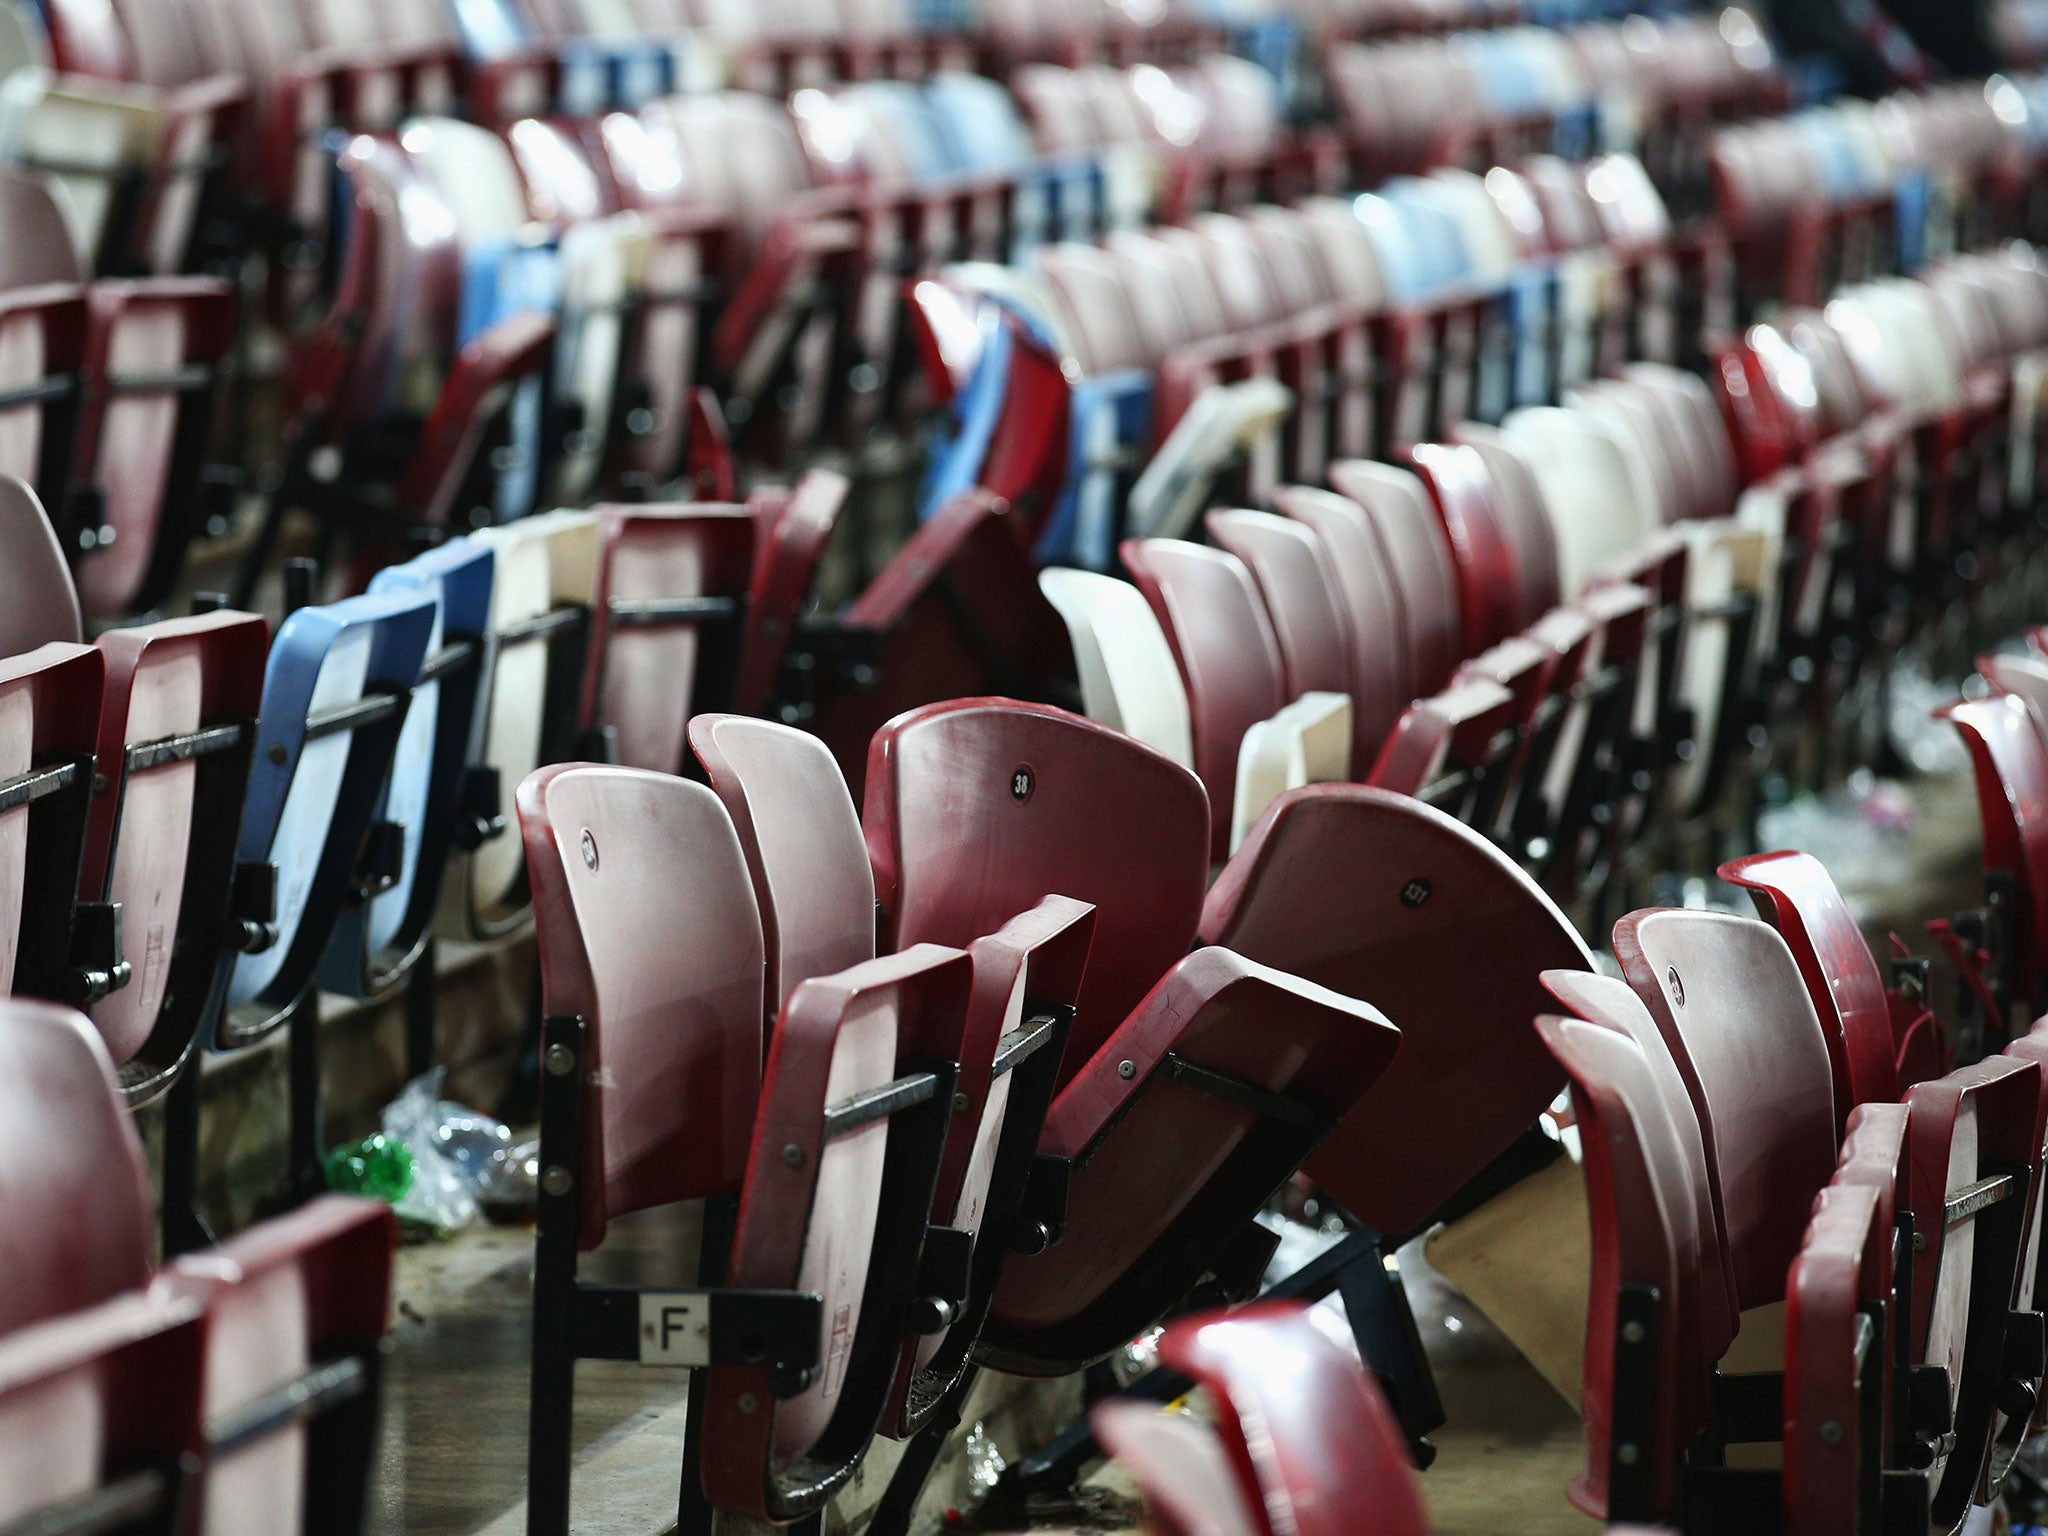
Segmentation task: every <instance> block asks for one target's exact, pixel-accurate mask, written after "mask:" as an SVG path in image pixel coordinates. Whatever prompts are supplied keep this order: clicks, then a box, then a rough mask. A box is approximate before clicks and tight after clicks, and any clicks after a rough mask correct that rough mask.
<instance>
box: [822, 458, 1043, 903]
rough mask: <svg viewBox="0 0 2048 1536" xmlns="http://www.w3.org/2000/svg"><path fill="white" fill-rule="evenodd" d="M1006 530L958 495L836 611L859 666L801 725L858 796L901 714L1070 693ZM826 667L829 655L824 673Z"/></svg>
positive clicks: (1013, 531)
mask: <svg viewBox="0 0 2048 1536" xmlns="http://www.w3.org/2000/svg"><path fill="white" fill-rule="evenodd" d="M1013 524H1014V517H1013V514H1012V513H1011V512H1010V510H1009V508H1008V507H1007V506H1006V505H1005V503H1003V502H1002V501H1000V500H998V499H996V498H995V497H992V496H988V495H986V494H983V493H981V492H968V493H966V494H964V495H962V496H959V497H957V498H955V499H954V500H953V501H951V502H949V503H948V504H947V505H946V506H944V507H942V508H940V509H939V511H938V512H937V513H936V514H935V515H933V516H932V517H931V518H930V519H929V520H927V521H926V522H924V523H923V524H921V525H920V526H919V527H918V530H917V532H915V533H914V534H912V535H911V536H910V538H909V539H908V540H907V541H905V543H904V545H903V547H902V548H901V549H899V550H898V551H897V552H896V554H895V555H894V556H893V557H892V558H891V559H890V561H889V563H888V565H887V566H885V567H884V568H883V569H882V571H881V573H880V574H879V575H877V576H876V577H875V579H874V580H873V581H872V582H870V583H869V584H868V587H867V589H866V590H865V591H864V592H862V593H861V595H860V596H859V597H857V598H855V599H854V600H853V601H852V602H851V603H849V604H848V605H847V607H846V609H845V611H844V612H843V613H842V614H841V615H840V631H841V638H842V639H843V641H844V643H845V645H846V647H847V649H848V650H849V652H850V653H851V655H852V657H853V658H855V659H854V660H853V661H850V662H848V664H847V665H845V666H844V667H843V668H841V669H840V670H839V671H838V672H837V673H834V674H833V675H831V676H829V677H826V678H824V679H822V680H821V681H820V682H819V684H818V690H819V696H818V697H817V699H816V700H815V703H814V713H813V714H812V716H811V718H810V720H809V721H808V724H809V726H810V728H811V729H812V730H814V731H816V732H817V734H818V735H820V736H822V737H823V738H824V739H825V743H826V745H828V746H830V747H831V748H832V755H833V756H834V757H836V758H837V759H838V760H839V766H840V767H841V768H842V769H843V770H844V771H845V773H846V779H847V782H848V783H849V784H850V785H852V786H853V791H854V793H855V795H856V796H858V795H859V794H860V793H861V786H862V781H863V777H864V775H865V774H866V772H867V763H868V743H869V741H870V740H871V739H872V738H873V736H874V734H875V731H876V730H877V728H879V727H880V726H881V725H882V724H883V723H884V722H885V721H887V720H889V719H891V718H892V717H894V716H896V715H899V714H901V713H903V712H904V711H905V710H908V709H914V708H916V707H917V706H919V705H921V704H930V703H932V702H934V701H935V700H939V699H954V698H970V697H974V696H976V695H980V694H987V693H1001V694H1006V695H1008V696H1010V697H1013V698H1026V699H1048V700H1049V699H1057V698H1060V697H1063V696H1066V695H1067V694H1068V692H1069V691H1070V690H1071V689H1072V687H1073V682H1072V679H1073V677H1074V653H1073V648H1072V644H1071V642H1070V641H1069V640H1068V637H1067V627H1066V624H1065V623H1064V622H1063V621H1062V620H1061V618H1060V616H1059V613H1058V611H1057V610H1056V609H1055V608H1054V607H1053V606H1052V604H1051V603H1049V602H1048V601H1046V598H1045V595H1044V594H1043V593H1042V592H1040V591H1039V589H1038V573H1037V571H1036V569H1035V568H1034V567H1033V565H1032V563H1031V557H1030V553H1029V551H1028V550H1027V549H1026V547H1025V543H1024V540H1023V537H1022V536H1021V533H1020V531H1019V530H1018V529H1017V528H1016V527H1015V526H1013ZM828 670H829V658H827V664H822V665H821V666H820V668H819V671H820V672H827V671H828ZM1010 915H1011V914H1010V913H1004V914H1003V915H1002V917H999V918H997V919H996V920H995V921H996V922H997V923H1000V922H1001V921H1003V919H1004V918H1007V917H1009V916H1010ZM982 931H987V930H982Z"/></svg>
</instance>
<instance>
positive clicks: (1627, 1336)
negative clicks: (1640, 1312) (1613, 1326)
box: [1621, 1322, 1646, 1344]
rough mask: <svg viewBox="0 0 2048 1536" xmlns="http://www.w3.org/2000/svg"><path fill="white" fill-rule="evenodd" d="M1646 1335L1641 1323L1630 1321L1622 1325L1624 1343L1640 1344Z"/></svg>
mask: <svg viewBox="0 0 2048 1536" xmlns="http://www.w3.org/2000/svg"><path fill="white" fill-rule="evenodd" d="M1645 1337H1646V1331H1645V1329H1644V1328H1643V1325H1642V1324H1641V1323H1636V1322H1628V1323H1623V1324H1622V1325H1621V1339H1622V1342H1623V1343H1624V1344H1640V1343H1642V1342H1643V1339H1644V1338H1645Z"/></svg>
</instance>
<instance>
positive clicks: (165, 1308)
mask: <svg viewBox="0 0 2048 1536" xmlns="http://www.w3.org/2000/svg"><path fill="white" fill-rule="evenodd" d="M203 1347H204V1329H203V1325H202V1322H201V1319H200V1314H199V1311H198V1309H197V1308H196V1307H194V1306H193V1305H192V1304H191V1303H190V1302H189V1301H187V1300H185V1299H184V1298H182V1297H177V1296H171V1295H164V1294H160V1293H159V1294H151V1293H146V1292H140V1291H128V1292H124V1293H123V1294H121V1295H120V1296H118V1297H116V1298H115V1299H113V1300H111V1301H108V1302H105V1303H103V1304H101V1305H99V1306H81V1307H76V1308H74V1309H71V1310H69V1311H67V1312H65V1313H64V1314H63V1315H61V1316H57V1317H54V1318H52V1319H51V1320H50V1321H48V1322H43V1323H32V1324H29V1325H28V1326H25V1327H20V1328H15V1329H12V1330H10V1331H9V1332H8V1334H7V1335H6V1336H5V1337H4V1338H0V1521H6V1522H8V1523H9V1524H18V1523H24V1522H25V1523H26V1528H27V1529H31V1530H33V1529H36V1523H35V1521H34V1520H33V1519H31V1518H30V1517H31V1516H37V1515H49V1514H51V1513H52V1511H62V1512H64V1513H65V1514H67V1515H76V1514H82V1513H84V1511H85V1509H86V1508H89V1507H90V1504H89V1501H90V1500H91V1499H92V1497H93V1496H94V1495H95V1493H98V1492H99V1491H100V1490H103V1489H106V1488H108V1487H109V1486H110V1485H112V1484H115V1483H116V1482H117V1481H119V1480H122V1479H125V1478H126V1477H128V1476H129V1475H130V1474H132V1473H134V1472H136V1471H138V1470H156V1471H161V1472H165V1473H170V1472H173V1471H174V1470H175V1469H176V1468H177V1467H178V1465H179V1463H180V1462H181V1461H185V1460H186V1459H187V1458H190V1462H191V1463H196V1462H197V1461H198V1460H199V1458H200V1456H201V1454H202V1453H203V1450H204V1442H205V1433H204V1430H203V1429H202V1427H201V1424H202V1420H201V1414H200V1387H201V1383H202V1381H203V1380H204V1372H203V1370H202V1369H201V1355H202V1350H203ZM174 1486H175V1485H174ZM58 1528H60V1529H74V1528H75V1527H73V1526H70V1525H68V1524H65V1523H63V1522H61V1521H60V1522H59V1526H58Z"/></svg>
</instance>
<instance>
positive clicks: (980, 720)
mask: <svg viewBox="0 0 2048 1536" xmlns="http://www.w3.org/2000/svg"><path fill="white" fill-rule="evenodd" d="M864 820H865V826H866V830H867V838H868V849H869V854H870V858H871V860H872V862H873V864H874V866H875V873H876V887H877V890H878V892H879V894H880V897H881V903H882V908H883V911H884V913H885V915H886V917H887V922H888V931H889V933H890V934H891V935H892V936H893V938H894V941H895V942H896V943H897V944H899V945H905V944H910V943H915V942H918V941H921V940H926V939H942V938H943V936H944V935H947V934H968V933H972V932H974V931H977V930H982V931H985V930H986V929H987V928H988V927H989V926H991V925H992V923H993V922H1000V921H1002V920H1003V919H1002V917H1000V916H993V917H992V916H991V914H1006V913H1012V912H1016V911H1018V910H1020V909H1023V908H1027V907H1029V906H1030V905H1032V904H1033V903H1035V902H1038V901H1040V900H1042V899H1043V898H1044V897H1045V896H1047V895H1050V894H1062V895H1070V896H1073V897H1074V898H1075V899H1077V900H1083V901H1087V902H1090V903H1092V904H1093V905H1094V907H1095V909H1096V913H1097V935H1098V943H1097V945H1096V947H1095V950H1094V955H1095V956H1096V957H1097V959H1098V960H1099V961H1100V962H1101V964H1099V965H1097V964H1091V966H1090V969H1089V973H1088V976H1087V979H1086V980H1085V981H1084V983H1083V985H1082V988H1081V992H1080V996H1079V999H1078V1004H1077V1008H1076V1012H1075V1019H1074V1033H1073V1038H1072V1040H1071V1042H1070V1045H1069V1049H1068V1059H1067V1063H1066V1065H1065V1067H1064V1068H1063V1079H1064V1081H1063V1086H1062V1088H1061V1091H1060V1094H1059V1096H1058V1097H1057V1098H1056V1099H1055V1101H1054V1103H1053V1106H1052V1110H1051V1112H1050V1114H1049V1115H1048V1116H1047V1119H1046V1125H1045V1132H1044V1136H1043V1137H1042V1139H1041V1143H1040V1146H1041V1151H1042V1152H1043V1153H1044V1154H1045V1155H1047V1156H1049V1157H1052V1158H1056V1159H1064V1160H1066V1162H1067V1163H1068V1164H1070V1172H1069V1174H1068V1179H1069V1195H1068V1201H1069V1204H1068V1217H1067V1233H1066V1236H1065V1238H1064V1239H1063V1240H1062V1241H1060V1242H1057V1243H1054V1244H1053V1245H1052V1246H1051V1247H1049V1248H1046V1249H1045V1250H1044V1251H1043V1252H1041V1253H1037V1254H1031V1255H1018V1256H1014V1257H1012V1258H1011V1259H1010V1260H1009V1261H1008V1262H1006V1263H1005V1265H1004V1268H1003V1280H1002V1285H1001V1287H1000V1288H999V1290H998V1291H997V1294H996V1299H995V1304H994V1306H993V1308H992V1310H991V1312H990V1314H989V1318H988V1322H987V1325H986V1327H985V1329H984V1331H983V1336H982V1343H981V1345H980V1346H979V1347H978V1348H977V1350H976V1356H977V1358H978V1359H980V1360H981V1361H982V1362H983V1363H985V1364H988V1365H991V1366H993V1367H995V1368H997V1369H1000V1370H1007V1371H1012V1372H1021V1373H1026V1374H1033V1375H1054V1374H1059V1373H1060V1372H1063V1371H1066V1370H1070V1369H1073V1368H1075V1367H1076V1366H1078V1365H1080V1364H1083V1363H1085V1362H1087V1361H1090V1360H1094V1359H1099V1358H1101V1356H1102V1355H1103V1354H1104V1353H1106V1352H1107V1351H1108V1350H1110V1349H1112V1348H1114V1347H1115V1344H1116V1341H1117V1340H1118V1339H1119V1338H1120V1337H1127V1336H1128V1334H1129V1332H1130V1331H1131V1330H1133V1329H1140V1328H1144V1327H1146V1326H1148V1325H1149V1323H1150V1322H1151V1321H1156V1320H1157V1318H1158V1317H1159V1316H1161V1315H1162V1314H1163V1313H1164V1312H1165V1311H1166V1310H1167V1309H1168V1308H1170V1307H1171V1306H1172V1305H1173V1304H1174V1302H1175V1301H1176V1300H1177V1299H1178V1298H1179V1297H1181V1296H1182V1295H1184V1294H1185V1293H1186V1292H1187V1291H1188V1289H1189V1288H1190V1287H1191V1286H1193V1285H1194V1284H1195V1283H1196V1282H1197V1281H1198V1280H1200V1279H1201V1278H1202V1275H1203V1274H1204V1272H1205V1271H1211V1270H1213V1271H1214V1272H1216V1273H1217V1275H1218V1278H1219V1279H1222V1280H1224V1282H1225V1284H1226V1288H1230V1287H1231V1285H1232V1284H1235V1285H1242V1284H1244V1283H1245V1282H1246V1281H1247V1280H1248V1279H1250V1278H1251V1277H1250V1275H1248V1274H1247V1273H1246V1272H1245V1269H1246V1265H1247V1262H1248V1260H1249V1259H1251V1258H1253V1257H1255V1255H1254V1252H1253V1248H1252V1247H1251V1246H1248V1242H1247V1240H1248V1237H1249V1234H1247V1233H1245V1231H1244V1229H1243V1225H1242V1224H1243V1222H1244V1221H1245V1220H1246V1219H1248V1217H1249V1215H1250V1214H1251V1212H1252V1211H1254V1210H1255V1209H1256V1208H1257V1206H1258V1204H1259V1203H1260V1202H1262V1201H1263V1200H1264V1199H1265V1198H1266V1197H1267V1196H1268V1195H1270V1193H1271V1192H1272V1190H1273V1189H1274V1188H1275V1187H1276V1186H1277V1184H1278V1182H1279V1181H1280V1180H1281V1179H1283V1178H1284V1177H1285V1176H1286V1174H1287V1173H1288V1172H1291V1171H1292V1169H1293V1168H1294V1167H1296V1166H1298V1165H1299V1163H1300V1161H1301V1160H1302V1159H1303V1158H1304V1157H1306V1156H1307V1155H1308V1154H1309V1152H1310V1151H1311V1150H1313V1148H1314V1147H1315V1146H1316V1145H1317V1144H1318V1143H1319V1142H1320V1141H1321V1140H1322V1139H1323V1137H1325V1136H1326V1135H1327V1134H1328V1133H1329V1131H1330V1130H1331V1129H1332V1128H1333V1127H1334V1125H1335V1124H1336V1123H1337V1121H1338V1120H1340V1119H1341V1118H1342V1117H1343V1115H1344V1114H1345V1113H1346V1111H1347V1110H1348V1109H1349V1108H1350V1107H1351V1105H1352V1103H1353V1102H1354V1101H1355V1100H1356V1099H1357V1098H1358V1096H1359V1095H1360V1094H1361V1093H1363V1092H1364V1091H1365V1089H1366V1088H1367V1087H1368V1086H1369V1085H1370V1084H1371V1083H1372V1082H1373V1081H1374V1080H1375V1079H1376V1078H1378V1077H1379V1076H1380V1074H1381V1073H1382V1072H1383V1071H1384V1070H1385V1069H1386V1065H1387V1062H1388V1060H1389V1058H1390V1057H1391V1055H1392V1050H1393V1046H1394V1043H1395V1035H1394V1033H1393V1030H1392V1028H1391V1026H1389V1025H1386V1024H1385V1022H1384V1020H1383V1019H1382V1017H1381V1015H1380V1014H1379V1013H1378V1012H1377V1011H1376V1010H1374V1009H1372V1008H1370V1007H1369V1006H1367V1005H1366V1004H1363V1003H1357V1002H1353V1001H1350V1000H1349V999H1345V998H1340V997H1339V996H1337V994H1335V993H1333V992H1329V991H1325V990H1324V989H1323V988H1321V987H1317V986H1312V985H1309V984H1306V983H1302V982H1298V981H1296V980H1294V979H1293V978H1292V977H1288V976H1285V975H1283V974H1282V973H1280V972H1278V971H1274V970H1270V969H1268V968H1266V967H1265V966H1262V965H1257V964H1254V963H1252V962H1250V961H1247V960H1245V959H1243V958H1241V957H1239V956H1237V955H1235V954H1232V953H1230V952H1229V951H1227V950H1222V949H1216V948H1206V949H1201V950H1198V951H1197V952H1196V953H1195V954H1193V955H1189V954H1187V948H1188V944H1189V942H1190V940H1191V939H1192V937H1193V930H1194V920H1195V917H1196V914H1197V912H1198V910H1199V902H1200V899H1201V890H1202V885H1203V881H1204V877H1205V872H1206V865H1207V854H1206V848H1207V805H1206V802H1205V798H1204V796H1203V795H1202V793H1201V788H1200V785H1199V783H1198V782H1197V781H1196V780H1195V778H1194V776H1193V775H1192V774H1190V773H1189V772H1188V771H1187V770H1186V769H1184V768H1181V767H1179V766H1178V765H1177V764H1174V763H1171V762H1169V761H1168V760H1167V759H1165V758H1162V757H1158V756H1157V755H1155V754H1153V753H1151V752H1150V751H1148V750H1147V749H1145V748H1143V747H1140V746H1138V745H1137V744H1135V743H1133V742H1131V741H1129V740H1128V739H1127V738H1124V737H1120V736H1118V735H1116V734H1115V733H1113V732H1110V731H1108V730H1105V729H1104V728H1103V727H1101V726H1098V725H1095V724H1093V723H1091V722H1089V721H1085V720H1081V719H1079V718H1078V717H1075V716H1072V715H1068V714H1066V713H1064V712H1062V711H1059V710H1054V709H1050V708H1046V707H1044V706H1032V705H1026V704H1016V703H1011V702H1008V701H1004V700H993V699H972V700H961V701H958V702H955V703H952V704H941V705H934V706H931V707H930V708H927V709H923V710H919V711H916V712H914V713H912V714H909V715H906V716H904V717H902V718H901V719H898V720H895V721H892V722H891V723H890V724H889V726H888V727H887V728H885V729H884V730H883V731H882V732H880V733H879V734H878V735H877V737H876V740H875V746H874V753H873V756H872V759H871V762H870V767H869V789H868V796H867V804H866V814H865V818H864ZM1090 829H1093V830H1092V831H1091V830H1090ZM1197 1148H1200V1149H1202V1150H1201V1152H1200V1154H1199V1155H1196V1153H1195V1151H1194V1149H1197ZM1265 1246H1266V1245H1265V1244H1263V1243H1259V1244H1257V1245H1256V1248H1257V1250H1258V1251H1260V1252H1262V1251H1263V1250H1264V1248H1265ZM1262 1264H1263V1259H1262V1258H1259V1259H1257V1260H1256V1265H1262ZM1256 1265H1254V1267H1256Z"/></svg>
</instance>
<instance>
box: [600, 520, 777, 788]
mask: <svg viewBox="0 0 2048 1536" xmlns="http://www.w3.org/2000/svg"><path fill="white" fill-rule="evenodd" d="M597 517H598V530H599V533H598V537H599V541H600V542H599V551H598V564H597V585H596V592H595V596H594V597H593V599H592V601H591V605H590V633H589V638H588V640H587V642H586V643H587V647H588V649H587V652H586V655H585V665H584V675H583V712H584V720H585V721H586V723H587V724H588V725H589V726H590V727H591V728H592V729H595V730H598V731H601V732H603V733H605V735H606V736H607V737H608V738H610V739H611V741H612V743H613V744H614V747H615V751H614V753H613V761H616V762H619V763H623V764H624V765H626V766H627V767H629V768H646V769H650V770H652V771H654V772H656V773H677V772H680V771H681V769H682V766H683V763H684V761H685V760H686V759H687V757H688V752H689V748H688V745H687V743H686V741H685V733H686V730H687V728H688V725H689V722H690V717H691V716H692V715H694V714H699V713H702V712H704V711H705V710H715V709H721V708H723V707H725V705H726V703H727V701H728V700H729V698H730V697H731V693H732V685H733V676H734V673H735V671H736V670H737V668H738V665H739V653H740V638H741V632H742V627H743V624H744V620H745V607H746V594H747V588H748V585H749V582H750V580H751V577H752V573H753V561H754V521H753V518H752V516H751V515H750V514H749V513H748V512H747V510H746V509H745V508H744V507H736V506H718V505H710V506H699V505H697V504H694V503H688V504H684V505H679V506H672V507H639V506H633V507H623V506H611V507H600V508H599V509H598V510H597Z"/></svg>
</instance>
